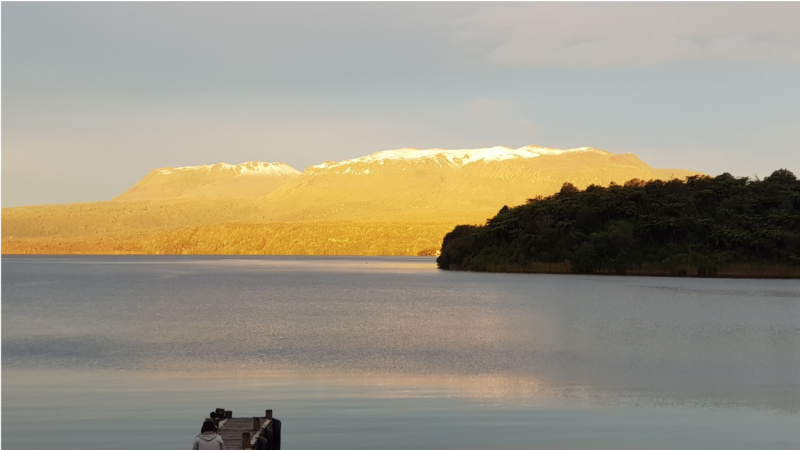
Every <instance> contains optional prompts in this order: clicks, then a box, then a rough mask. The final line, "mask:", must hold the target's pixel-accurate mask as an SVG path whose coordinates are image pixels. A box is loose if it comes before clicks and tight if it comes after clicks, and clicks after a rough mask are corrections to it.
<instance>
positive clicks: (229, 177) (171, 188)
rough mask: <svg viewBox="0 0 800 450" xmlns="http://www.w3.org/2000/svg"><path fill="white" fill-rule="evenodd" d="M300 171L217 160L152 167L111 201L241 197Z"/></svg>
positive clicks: (276, 165) (255, 194)
mask: <svg viewBox="0 0 800 450" xmlns="http://www.w3.org/2000/svg"><path fill="white" fill-rule="evenodd" d="M299 174H300V171H298V170H297V169H295V168H294V167H291V166H289V165H287V164H284V163H265V162H246V163H242V164H237V165H232V164H225V163H219V164H214V165H203V166H193V167H176V168H173V167H166V168H163V169H153V170H151V171H150V173H148V174H147V175H146V176H145V177H144V178H142V179H141V180H139V182H138V183H136V184H135V185H134V186H133V187H131V188H130V189H128V190H127V191H125V192H124V193H122V194H121V195H119V196H117V197H116V198H114V200H153V199H167V198H241V197H259V196H262V195H266V194H269V193H270V192H272V191H274V190H275V189H277V188H279V187H280V186H282V185H283V184H285V183H286V182H287V181H289V180H291V179H292V178H294V177H296V176H297V175H299Z"/></svg>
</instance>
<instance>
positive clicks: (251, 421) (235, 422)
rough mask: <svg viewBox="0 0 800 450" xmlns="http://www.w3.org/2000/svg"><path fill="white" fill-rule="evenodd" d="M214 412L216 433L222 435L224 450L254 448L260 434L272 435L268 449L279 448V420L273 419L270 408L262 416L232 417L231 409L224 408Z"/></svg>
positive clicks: (276, 449) (277, 449) (274, 449)
mask: <svg viewBox="0 0 800 450" xmlns="http://www.w3.org/2000/svg"><path fill="white" fill-rule="evenodd" d="M215 414H216V416H217V417H215V418H214V422H215V423H216V424H217V434H219V435H220V436H222V440H223V441H224V442H225V450H235V449H243V450H244V449H255V448H256V441H257V440H258V438H259V437H260V436H262V435H265V436H264V437H267V436H271V437H272V440H271V441H272V442H270V447H269V448H270V449H272V450H280V448H281V429H280V421H279V420H278V419H273V417H272V410H271V409H268V410H266V411H265V413H264V417H233V411H229V410H226V409H224V408H217V409H216V411H215ZM265 430H268V431H265Z"/></svg>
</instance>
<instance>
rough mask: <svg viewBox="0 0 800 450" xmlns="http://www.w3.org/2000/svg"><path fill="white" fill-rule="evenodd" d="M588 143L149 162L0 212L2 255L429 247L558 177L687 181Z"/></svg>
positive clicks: (582, 181)
mask: <svg viewBox="0 0 800 450" xmlns="http://www.w3.org/2000/svg"><path fill="white" fill-rule="evenodd" d="M696 174H698V173H697V172H693V171H689V170H682V169H653V168H651V167H649V166H648V165H647V164H645V163H644V162H642V161H641V160H640V159H639V158H638V157H636V156H635V155H633V154H630V153H628V154H615V153H611V152H608V151H605V150H599V149H595V148H590V147H582V148H576V149H568V150H562V149H553V148H545V147H536V146H526V147H522V148H518V149H511V148H507V147H492V148H482V149H462V150H445V149H426V150H420V149H415V148H403V149H398V150H387V151H382V152H377V153H373V154H370V155H367V156H364V157H361V158H356V159H351V160H346V161H339V162H333V161H328V162H324V163H322V164H318V165H316V166H312V167H309V168H307V169H306V170H304V171H303V172H302V173H298V172H297V171H296V170H295V169H293V168H291V167H290V166H287V165H285V164H282V163H259V162H251V163H244V164H239V165H230V164H223V163H220V164H215V165H205V166H196V167H180V168H165V169H156V170H153V171H151V172H150V173H148V174H147V176H145V177H144V178H142V180H140V181H139V182H138V183H137V184H136V185H134V186H133V187H131V188H130V189H129V190H127V191H126V192H124V193H123V194H121V195H119V196H118V197H116V198H114V199H113V200H111V201H105V202H92V203H77V204H71V205H38V206H27V207H19V208H4V209H3V216H2V220H3V228H2V233H3V234H2V243H3V248H2V251H3V253H156V254H157V253H194V254H198V253H206V254H210V253H225V254H239V253H247V254H385V255H413V254H417V253H420V252H423V253H426V254H427V253H433V252H435V251H436V250H437V249H438V248H439V247H440V246H441V242H442V238H443V237H444V234H445V233H446V232H447V231H449V230H452V228H453V227H454V226H455V225H456V224H461V223H484V222H485V221H486V219H487V218H489V217H491V216H493V215H494V214H495V213H496V212H497V211H498V210H499V209H500V208H501V207H503V206H504V205H509V206H514V205H518V204H522V203H524V202H525V201H526V200H527V199H529V198H532V197H536V196H539V195H543V196H545V195H550V194H552V193H555V192H557V191H558V190H559V189H560V188H561V186H562V185H563V183H565V182H570V183H572V184H574V185H575V186H577V187H578V188H585V187H587V186H589V185H591V184H596V185H603V186H605V185H609V184H610V183H617V184H623V183H624V182H626V181H628V180H630V179H633V178H638V179H641V180H650V179H670V178H681V179H682V178H685V177H686V176H689V175H696Z"/></svg>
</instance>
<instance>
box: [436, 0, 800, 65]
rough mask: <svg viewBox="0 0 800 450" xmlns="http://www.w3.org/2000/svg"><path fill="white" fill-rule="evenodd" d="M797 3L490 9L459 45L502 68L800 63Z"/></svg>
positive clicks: (468, 20) (457, 33)
mask: <svg viewBox="0 0 800 450" xmlns="http://www.w3.org/2000/svg"><path fill="white" fill-rule="evenodd" d="M797 23H800V4H797V3H737V4H731V3H712V4H692V3H680V4H677V3H666V4H664V3H646V4H637V3H593V4H586V3H566V4H565V3H559V4H552V3H543V4H542V3H536V4H524V3H523V4H520V3H513V4H504V5H500V4H491V5H487V6H485V7H482V8H479V9H477V10H475V11H474V12H472V13H471V14H468V15H466V16H463V17H462V18H461V19H460V20H458V21H457V22H456V28H455V29H454V30H453V31H452V34H451V38H452V39H453V41H454V42H455V43H456V44H458V45H460V46H465V47H467V48H468V49H469V51H470V52H471V53H472V55H473V56H477V57H478V58H482V59H483V60H484V61H486V62H490V63H493V64H498V65H512V66H513V65H517V66H590V67H591V66H631V67H635V66H662V65H668V64H674V63H682V62H692V61H712V62H713V61H716V62H734V63H778V64H784V63H798V62H800V28H799V27H797Z"/></svg>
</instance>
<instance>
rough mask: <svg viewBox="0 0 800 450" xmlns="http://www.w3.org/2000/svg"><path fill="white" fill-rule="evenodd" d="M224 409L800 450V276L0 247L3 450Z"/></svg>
mask: <svg viewBox="0 0 800 450" xmlns="http://www.w3.org/2000/svg"><path fill="white" fill-rule="evenodd" d="M215 408H226V409H231V410H233V412H234V415H235V416H241V417H248V416H254V415H263V414H264V410H265V409H273V410H274V414H275V417H277V418H279V419H281V420H282V421H283V447H284V448H285V449H287V450H311V449H322V448H325V449H407V448H420V449H442V450H443V449H456V448H458V449H464V448H467V449H470V448H473V449H479V448H481V449H484V448H492V449H503V450H512V449H675V448H691V449H748V450H750V449H754V448H758V449H797V448H800V426H799V425H800V281H796V280H722V279H688V278H650V277H615V276H579V275H521V274H486V273H464V272H445V271H440V270H437V269H436V265H435V262H434V260H433V259H431V258H391V257H299V256H298V257H295V256H285V257H280V256H264V257H236V256H208V257H198V256H58V257H53V256H6V257H3V258H2V413H3V415H2V444H3V446H4V448H6V449H22V448H31V446H37V447H38V446H42V445H46V446H50V445H53V446H57V447H58V448H60V449H76V450H77V449H81V450H87V449H90V450H92V449H98V450H99V449H135V448H141V447H143V446H144V447H151V448H165V449H166V448H178V449H180V448H190V446H191V443H192V442H193V440H194V436H195V435H196V434H197V433H198V432H199V429H200V425H201V424H202V419H203V418H204V417H206V416H207V414H208V413H209V412H210V411H212V410H213V409H215ZM233 444H236V443H233ZM229 448H237V447H236V446H235V445H229Z"/></svg>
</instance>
